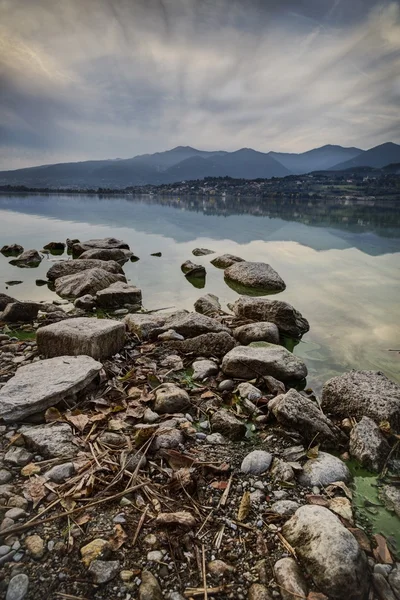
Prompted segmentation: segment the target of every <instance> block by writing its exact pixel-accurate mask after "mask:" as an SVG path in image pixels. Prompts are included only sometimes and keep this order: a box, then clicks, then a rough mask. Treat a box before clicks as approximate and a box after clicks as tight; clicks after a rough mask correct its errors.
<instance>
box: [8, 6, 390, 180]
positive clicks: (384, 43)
mask: <svg viewBox="0 0 400 600" xmlns="http://www.w3.org/2000/svg"><path fill="white" fill-rule="evenodd" d="M399 107H400V0H398V1H392V0H383V1H379V0H0V169H1V170H4V169H16V168H20V167H26V166H34V165H39V164H49V163H57V162H67V161H79V160H88V159H101V158H117V157H121V158H127V157H131V156H135V155H137V154H143V153H148V152H157V151H161V150H166V149H168V148H172V147H175V146H178V145H190V146H194V147H196V148H200V149H204V150H216V149H222V150H237V149H239V148H242V147H251V148H254V149H256V150H259V151H262V152H268V151H270V150H275V151H282V152H302V151H306V150H309V149H311V148H314V147H317V146H322V145H324V144H328V143H330V144H340V145H343V146H357V147H359V148H363V149H367V148H370V147H372V146H375V145H377V144H381V143H384V142H386V141H393V142H397V143H400V110H399Z"/></svg>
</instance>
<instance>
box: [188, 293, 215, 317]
mask: <svg viewBox="0 0 400 600" xmlns="http://www.w3.org/2000/svg"><path fill="white" fill-rule="evenodd" d="M194 309H195V311H196V312H198V313H200V314H202V315H208V316H211V317H212V316H213V315H218V314H219V312H220V310H221V305H220V303H219V300H218V296H215V295H214V294H205V296H201V298H199V299H198V300H196V302H195V303H194Z"/></svg>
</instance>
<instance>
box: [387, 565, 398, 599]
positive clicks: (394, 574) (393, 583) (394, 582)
mask: <svg viewBox="0 0 400 600" xmlns="http://www.w3.org/2000/svg"><path fill="white" fill-rule="evenodd" d="M388 580H389V583H390V587H391V588H392V590H393V591H394V593H395V595H396V598H397V600H400V563H399V562H398V563H396V568H394V569H393V570H392V571H391V573H390V574H389V577H388Z"/></svg>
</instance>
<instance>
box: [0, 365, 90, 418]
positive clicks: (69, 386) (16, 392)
mask: <svg viewBox="0 0 400 600" xmlns="http://www.w3.org/2000/svg"><path fill="white" fill-rule="evenodd" d="M101 368H102V365H101V363H99V362H97V361H95V360H94V359H93V358H91V357H90V356H60V357H56V358H50V359H47V360H41V361H38V362H34V363H32V364H30V365H26V366H23V367H20V368H19V369H18V370H17V372H16V374H15V375H14V377H12V378H11V379H9V380H8V381H7V383H6V384H5V385H4V387H2V388H1V389H0V416H1V417H3V419H4V420H5V421H8V422H10V421H19V420H21V419H24V418H25V417H27V416H29V415H32V414H34V413H36V412H39V411H43V410H46V409H47V408H49V407H50V406H55V405H56V404H57V403H58V402H60V401H61V400H64V399H65V398H69V397H72V396H74V395H75V394H77V393H78V392H80V391H82V390H83V389H85V388H86V387H87V386H88V385H89V384H90V383H91V382H92V381H93V379H94V378H95V377H96V375H97V374H98V373H99V371H100V370H101Z"/></svg>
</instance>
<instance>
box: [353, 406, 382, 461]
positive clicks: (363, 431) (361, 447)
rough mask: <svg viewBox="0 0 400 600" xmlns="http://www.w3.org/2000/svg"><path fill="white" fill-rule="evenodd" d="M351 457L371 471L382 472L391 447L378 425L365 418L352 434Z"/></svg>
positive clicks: (354, 428)
mask: <svg viewBox="0 0 400 600" xmlns="http://www.w3.org/2000/svg"><path fill="white" fill-rule="evenodd" d="M349 450H350V455H351V456H352V457H353V458H355V459H357V460H358V462H359V463H360V464H361V465H363V466H365V467H367V469H370V470H371V471H380V470H381V469H382V467H383V465H384V464H385V461H386V459H387V457H388V454H389V452H390V446H389V444H388V442H387V441H386V439H385V438H384V437H383V435H382V433H381V430H380V429H379V427H378V425H377V424H376V423H375V421H373V420H372V419H370V418H369V417H363V418H362V419H361V421H360V422H359V423H357V425H355V426H354V427H353V429H352V430H351V433H350V448H349Z"/></svg>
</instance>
